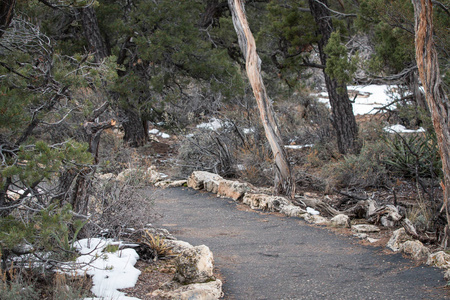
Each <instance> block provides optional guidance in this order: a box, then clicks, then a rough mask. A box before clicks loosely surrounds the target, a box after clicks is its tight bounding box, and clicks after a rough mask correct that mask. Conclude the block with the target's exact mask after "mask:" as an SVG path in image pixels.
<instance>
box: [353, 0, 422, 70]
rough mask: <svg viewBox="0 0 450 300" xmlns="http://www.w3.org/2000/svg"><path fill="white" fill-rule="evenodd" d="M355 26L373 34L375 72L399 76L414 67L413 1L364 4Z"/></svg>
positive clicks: (371, 0)
mask: <svg viewBox="0 0 450 300" xmlns="http://www.w3.org/2000/svg"><path fill="white" fill-rule="evenodd" d="M356 26H357V27H359V28H361V29H362V30H364V31H366V32H373V34H371V35H370V36H372V37H373V40H372V42H373V45H374V48H375V56H374V57H373V58H372V60H371V62H370V68H371V70H372V71H373V72H382V73H398V72H400V71H401V70H403V69H404V68H405V67H409V66H410V65H411V64H413V63H415V50H414V11H413V6H412V4H411V1H408V0H399V1H388V0H364V1H361V6H360V13H359V18H358V20H357V22H356Z"/></svg>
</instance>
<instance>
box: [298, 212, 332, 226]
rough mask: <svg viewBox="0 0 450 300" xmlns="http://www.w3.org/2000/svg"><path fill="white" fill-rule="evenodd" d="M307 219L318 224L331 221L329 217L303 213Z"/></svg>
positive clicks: (325, 223) (326, 223)
mask: <svg viewBox="0 0 450 300" xmlns="http://www.w3.org/2000/svg"><path fill="white" fill-rule="evenodd" d="M301 217H303V218H304V219H305V221H306V222H308V223H312V224H317V225H328V224H329V223H330V222H329V221H328V219H327V218H325V217H322V216H319V215H311V214H308V213H306V214H303V215H301Z"/></svg>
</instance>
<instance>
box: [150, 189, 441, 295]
mask: <svg viewBox="0 0 450 300" xmlns="http://www.w3.org/2000/svg"><path fill="white" fill-rule="evenodd" d="M146 193H148V195H149V197H151V198H152V199H154V200H155V210H156V212H157V213H159V214H161V215H162V217H161V218H160V219H159V220H158V221H156V222H155V225H156V226H161V227H165V228H167V229H168V230H169V231H171V232H172V233H173V235H174V236H176V237H177V238H179V239H181V240H185V241H187V242H189V243H191V244H193V245H201V244H205V245H207V246H208V247H209V248H210V249H211V250H212V251H213V254H214V260H215V265H216V267H217V268H218V270H219V271H220V273H221V275H222V276H223V279H224V286H223V289H224V292H225V299H236V300H241V299H242V300H246V299H249V300H253V299H268V300H272V299H280V300H281V299H285V300H288V299H447V298H449V296H448V292H447V291H446V290H445V289H443V288H442V286H444V285H445V282H444V280H443V272H442V271H441V270H438V269H435V268H431V267H428V266H416V265H415V264H414V263H413V262H412V261H410V260H407V259H404V258H403V257H402V256H401V255H400V254H395V255H394V254H391V255H387V254H384V253H383V251H382V250H383V249H381V248H375V247H366V246H362V245H360V244H358V243H357V240H356V239H354V238H352V237H347V236H340V235H336V234H334V233H332V232H329V231H328V230H326V229H323V228H318V227H313V226H310V225H307V224H305V223H304V222H303V221H302V220H300V219H298V218H287V217H283V216H278V215H276V214H267V213H261V212H256V211H251V210H249V209H247V207H246V206H244V205H241V204H238V203H236V202H234V201H232V200H230V199H221V198H217V197H216V196H215V195H211V194H208V193H204V192H198V191H194V190H192V189H188V188H174V189H165V190H161V189H156V190H154V189H148V190H147V191H146Z"/></svg>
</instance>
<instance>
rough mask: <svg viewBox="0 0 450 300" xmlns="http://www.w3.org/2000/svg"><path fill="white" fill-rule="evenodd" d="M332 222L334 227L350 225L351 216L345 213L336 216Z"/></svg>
mask: <svg viewBox="0 0 450 300" xmlns="http://www.w3.org/2000/svg"><path fill="white" fill-rule="evenodd" d="M330 222H331V225H332V226H334V227H350V218H349V217H348V216H347V215H344V214H339V215H336V216H334V217H333V218H332V219H331V220H330Z"/></svg>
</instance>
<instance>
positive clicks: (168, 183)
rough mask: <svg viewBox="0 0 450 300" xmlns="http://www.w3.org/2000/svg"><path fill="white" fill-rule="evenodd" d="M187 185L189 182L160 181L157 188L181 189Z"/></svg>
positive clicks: (156, 184)
mask: <svg viewBox="0 0 450 300" xmlns="http://www.w3.org/2000/svg"><path fill="white" fill-rule="evenodd" d="M186 184H187V180H175V181H172V180H163V181H158V182H157V183H155V186H156V187H160V188H164V189H165V188H174V187H180V186H184V185H186Z"/></svg>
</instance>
